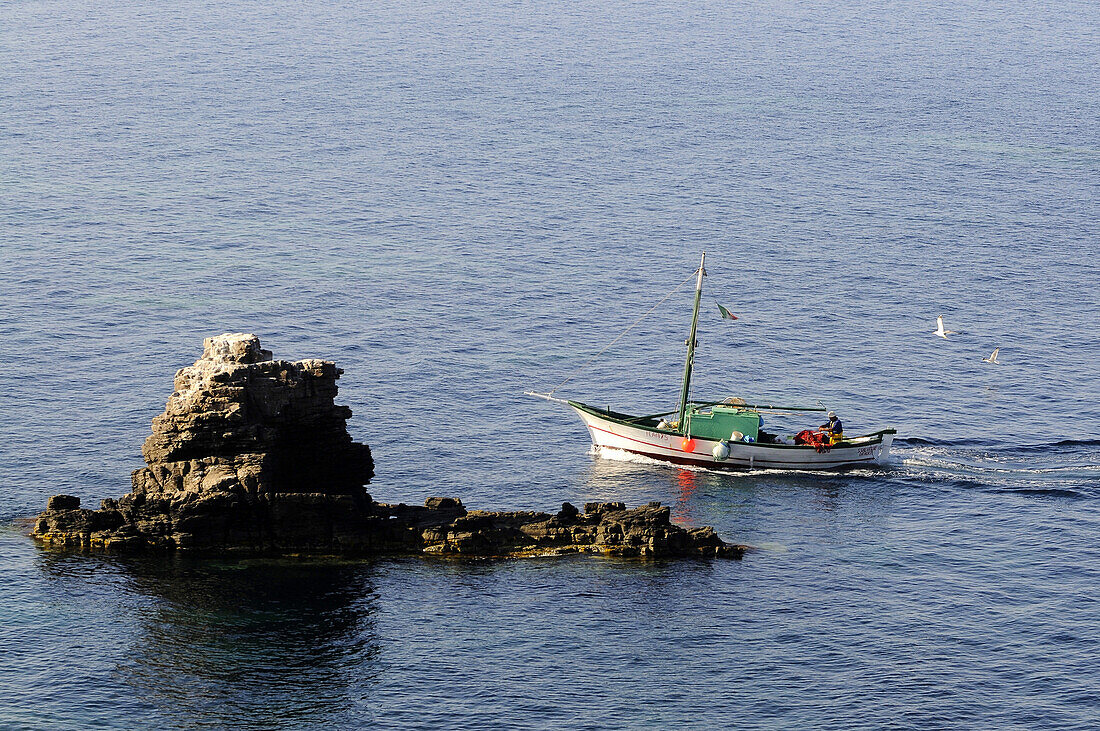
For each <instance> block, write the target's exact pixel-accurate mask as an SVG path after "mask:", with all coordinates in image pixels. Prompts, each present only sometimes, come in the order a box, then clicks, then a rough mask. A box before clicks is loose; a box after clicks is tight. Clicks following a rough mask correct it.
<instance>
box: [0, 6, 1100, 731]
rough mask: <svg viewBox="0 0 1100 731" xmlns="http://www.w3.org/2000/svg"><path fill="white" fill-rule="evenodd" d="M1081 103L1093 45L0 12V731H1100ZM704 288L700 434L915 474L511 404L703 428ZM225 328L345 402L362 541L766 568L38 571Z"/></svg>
mask: <svg viewBox="0 0 1100 731" xmlns="http://www.w3.org/2000/svg"><path fill="white" fill-rule="evenodd" d="M1098 67H1100V5H1098V4H1097V3H1095V2H1093V1H1092V0H1087V1H1085V0H1080V1H1078V0H1012V1H1011V2H1009V1H1007V0H955V1H954V2H950V3H934V2H900V1H893V0H863V1H860V2H856V0H829V1H828V2H826V1H825V0H746V1H745V2H736V3H734V2H721V1H718V0H681V1H679V2H656V1H653V0H600V1H599V2H596V1H594V0H574V1H571V2H566V1H564V0H482V1H479V2H473V1H471V0H454V1H453V2H425V1H423V0H380V1H379V2H348V1H347V0H333V1H331V2H319V1H316V0H305V1H304V2H287V0H266V1H265V2H251V1H249V0H183V1H182V2H167V1H166V0H127V1H126V2H122V1H120V0H100V1H97V2H90V1H89V0H66V2H59V1H58V0H5V1H4V2H3V3H0V394H2V395H0V525H2V527H0V728H3V729H18V730H23V729H34V730H37V729H92V728H96V729H99V728H103V729H109V728H115V729H357V728H391V729H468V728H490V729H643V728H646V729H733V728H736V729H856V728H858V729H1026V730H1032V729H1096V728H1098V727H1100V378H1098V377H1100V368H1098V366H1097V363H1098V359H1100V324H1098V323H1100V284H1098V283H1100V264H1098V260H1100V259H1098V254H1100V244H1098V240H1100V231H1098V223H1100V115H1098V114H1097V100H1098V99H1100V73H1097V69H1098ZM703 252H705V253H706V270H707V275H708V276H707V277H706V279H705V280H704V290H703V299H702V313H701V315H700V327H699V335H698V340H699V346H698V349H697V351H696V363H695V376H694V379H693V382H692V389H691V394H692V397H693V398H696V399H700V400H704V399H720V398H724V397H726V396H738V397H742V398H745V399H747V400H750V401H752V402H765V403H769V404H776V405H782V406H810V407H812V406H817V405H819V404H820V405H823V406H824V407H827V408H829V409H833V410H835V411H837V412H838V414H839V415H840V417H841V419H842V420H843V422H844V425H845V431H846V433H848V434H849V435H851V434H859V433H865V432H870V431H876V430H879V429H883V428H887V427H893V428H895V429H897V431H898V438H897V441H896V442H895V445H894V449H893V451H892V453H891V457H890V461H889V462H888V463H887V464H883V465H879V466H876V467H873V468H860V469H855V470H849V471H843V472H818V473H796V472H784V471H768V470H756V471H748V472H742V473H735V474H722V473H717V472H713V471H708V470H685V469H679V468H675V467H670V466H663V465H660V464H654V463H650V462H647V461H646V460H643V459H638V458H632V457H630V456H629V455H625V454H623V453H607V454H596V453H594V452H593V450H592V446H591V444H590V440H589V438H588V435H587V433H586V431H585V429H584V427H583V425H582V424H581V422H580V421H579V419H577V418H576V416H575V415H574V414H573V413H572V412H571V411H570V410H569V409H568V408H567V407H565V406H563V405H561V404H558V403H554V402H547V401H543V400H539V399H536V398H532V397H530V396H525V395H524V391H528V390H534V391H541V392H548V391H551V390H554V395H555V397H562V398H572V399H578V400H582V401H585V402H587V403H590V404H593V405H596V406H611V407H612V408H615V409H618V410H622V411H637V412H639V413H656V412H659V411H665V410H671V409H674V408H675V407H676V405H677V399H678V396H679V389H680V379H681V375H682V372H683V368H684V357H685V347H684V345H685V339H686V338H687V331H688V328H689V325H690V321H691V307H692V297H693V291H692V290H693V286H692V285H693V282H690V281H689V282H685V280H688V279H689V278H690V277H691V275H692V272H693V271H694V270H695V268H696V267H697V266H698V263H699V259H700V256H701V255H702V254H703ZM666 297H667V299H665V298H666ZM662 299H664V301H663V302H662ZM716 303H720V304H722V305H723V306H725V307H727V308H729V309H730V310H731V311H732V312H734V313H735V314H736V315H737V316H738V320H736V321H728V320H722V319H721V318H720V317H719V314H718V310H717V307H716ZM647 313H648V315H647ZM939 315H942V316H943V318H944V322H945V324H946V327H947V328H948V329H950V330H955V331H958V334H956V335H951V336H949V338H948V339H943V338H940V337H936V336H935V335H933V331H934V330H935V327H936V317H937V316H939ZM224 332H251V333H256V334H257V335H258V336H259V337H260V339H261V340H262V342H263V344H264V346H265V347H267V348H270V349H271V350H273V351H274V353H275V357H276V358H283V359H291V360H293V359H301V358H323V359H328V360H333V361H335V362H336V363H337V364H338V365H339V366H340V367H341V368H343V369H344V371H345V372H344V375H343V377H342V378H341V380H340V395H339V397H338V403H343V404H346V405H348V406H349V407H350V408H351V409H352V411H353V413H354V416H353V417H352V418H351V420H350V421H349V429H350V432H351V433H352V435H353V436H354V437H355V439H356V440H358V441H362V442H365V443H367V444H369V445H370V446H371V448H372V450H373V453H374V458H375V461H376V465H377V466H376V469H377V476H376V477H375V479H374V480H373V481H372V482H371V484H370V485H369V490H370V492H371V494H372V495H373V496H374V497H375V499H377V500H381V501H385V502H407V503H410V504H419V503H422V502H423V501H424V499H425V498H427V497H430V496H450V497H457V498H460V499H461V500H462V501H463V502H464V503H465V504H466V505H467V506H468V507H470V508H480V509H527V510H544V511H549V512H553V511H556V510H558V509H559V508H560V506H561V504H562V503H563V502H565V501H569V502H571V503H574V504H576V505H578V506H580V505H583V503H585V502H590V501H623V502H625V503H627V504H628V505H638V504H644V503H646V502H649V501H661V502H662V503H664V504H667V505H669V506H671V509H672V517H673V520H675V521H676V522H678V523H679V524H681V525H685V526H690V527H695V526H704V525H710V526H714V527H715V529H716V530H717V531H718V533H719V534H720V535H721V536H722V537H723V538H724V539H726V540H727V541H730V542H734V543H741V544H746V545H749V546H751V550H749V551H748V552H747V553H746V554H745V556H744V558H743V559H742V560H740V561H718V560H658V561H636V560H613V559H605V558H595V557H565V558H539V559H530V560H485V559H482V560H475V559H469V560H440V559H425V558H418V557H404V558H379V559H374V560H360V561H352V560H321V559H314V560H306V559H296V560H292V559H280V560H275V559H267V560H260V559H251V560H243V559H241V560H235V559H213V558H208V559H199V558H190V557H185V556H178V557H169V556H131V557H125V556H108V555H74V554H66V553H55V552H51V551H47V550H43V549H42V548H40V547H38V546H37V545H36V544H35V543H34V542H33V541H32V540H31V539H30V538H28V537H27V535H26V532H27V529H28V524H27V522H26V520H25V519H27V518H30V517H32V516H34V515H35V514H37V513H38V512H40V511H41V510H43V509H44V508H45V505H46V501H47V499H48V498H49V497H50V496H51V495H54V494H58V493H65V494H71V495H76V496H79V497H80V498H81V499H82V500H83V501H84V504H85V505H86V506H90V507H95V506H97V505H98V502H99V500H100V499H102V498H106V497H118V496H120V495H122V494H124V493H126V492H128V491H129V489H130V482H129V475H130V472H131V470H133V469H135V468H138V467H141V466H142V464H143V462H142V457H141V452H140V447H141V443H142V441H143V439H144V438H145V437H146V436H147V435H148V434H149V433H150V419H152V418H153V417H154V416H156V415H157V414H158V413H160V412H161V411H162V410H163V408H164V403H165V401H166V399H167V398H168V396H169V394H170V393H171V392H172V379H173V374H174V373H175V371H176V370H177V369H179V368H181V367H183V366H186V365H190V364H191V363H192V362H194V361H195V360H196V359H197V358H198V357H199V355H200V354H201V350H202V341H203V338H205V337H209V336H212V335H217V334H220V333H224ZM624 333H625V334H624ZM620 336H621V337H620ZM616 338H618V340H616ZM612 342H614V344H613V345H610V344H611V343H612ZM609 345H610V347H608V346H609ZM994 348H1000V351H999V357H998V360H999V361H1000V364H998V365H992V364H988V363H983V361H982V359H983V358H985V357H988V356H989V355H990V353H991V352H992V351H993V349H994ZM601 351H603V352H602V354H600V355H599V357H596V358H594V356H596V355H597V354H599V353H601ZM764 418H765V428H766V429H769V430H770V431H777V432H778V433H781V434H789V433H793V432H795V431H798V430H801V429H803V428H807V427H812V426H816V424H817V423H818V421H819V420H820V419H821V417H820V415H819V414H816V413H812V412H811V413H809V414H802V415H797V413H796V414H795V415H791V414H787V415H784V414H772V413H770V412H769V413H766V414H765V415H764Z"/></svg>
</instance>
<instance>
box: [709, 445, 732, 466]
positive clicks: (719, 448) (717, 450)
mask: <svg viewBox="0 0 1100 731" xmlns="http://www.w3.org/2000/svg"><path fill="white" fill-rule="evenodd" d="M710 454H711V456H712V457H714V461H715V462H721V461H722V460H725V459H729V456H730V445H728V444H726V443H725V442H718V443H717V444H715V445H714V449H712V450H710Z"/></svg>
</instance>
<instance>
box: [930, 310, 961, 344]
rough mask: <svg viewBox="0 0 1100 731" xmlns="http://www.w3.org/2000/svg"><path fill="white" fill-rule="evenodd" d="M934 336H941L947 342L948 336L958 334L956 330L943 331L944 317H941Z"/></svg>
mask: <svg viewBox="0 0 1100 731" xmlns="http://www.w3.org/2000/svg"><path fill="white" fill-rule="evenodd" d="M934 334H935V335H939V336H940V337H941V338H943V339H944V340H947V336H948V335H958V333H957V332H955V331H954V330H944V329H943V315H940V316H938V317H937V318H936V332H935V333H934Z"/></svg>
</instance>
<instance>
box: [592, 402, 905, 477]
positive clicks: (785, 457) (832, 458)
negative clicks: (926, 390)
mask: <svg viewBox="0 0 1100 731" xmlns="http://www.w3.org/2000/svg"><path fill="white" fill-rule="evenodd" d="M571 406H572V405H571ZM572 408H573V410H574V411H576V412H577V414H578V415H579V416H580V417H581V419H582V420H583V421H584V423H585V425H586V426H587V427H588V433H589V434H590V435H591V436H592V444H594V445H595V446H596V447H604V448H608V449H621V450H623V451H626V452H631V453H634V454H639V455H642V456H645V457H650V458H652V459H657V460H661V461H664V462H671V463H673V464H681V465H692V466H698V467H706V468H708V469H720V470H721V469H780V470H828V469H835V468H839V467H848V466H852V465H861V464H881V463H883V462H886V461H887V459H888V458H889V456H890V445H891V444H892V443H893V440H894V434H893V432H892V431H891V430H888V431H886V432H880V433H878V434H874V435H868V436H866V437H856V438H854V439H851V440H845V441H844V442H842V443H840V444H838V445H834V446H833V447H831V448H830V449H829V451H827V452H818V451H817V450H815V449H814V448H813V447H809V446H794V445H786V444H756V443H752V444H749V443H745V442H727V444H728V445H729V457H728V458H726V459H724V460H721V461H719V460H716V459H715V458H714V457H713V456H712V454H711V453H712V451H713V449H714V447H715V445H717V444H718V440H715V439H704V438H702V437H695V438H693V439H692V440H691V441H692V442H694V444H693V445H689V446H693V449H692V450H691V451H687V450H686V449H684V444H683V441H684V438H683V436H682V435H680V434H677V433H675V432H673V431H665V430H656V429H649V428H643V427H637V426H632V425H630V424H624V423H623V422H622V421H621V420H619V419H612V418H604V417H601V416H599V415H598V414H594V413H592V412H590V411H586V410H584V409H579V408H577V407H576V406H572Z"/></svg>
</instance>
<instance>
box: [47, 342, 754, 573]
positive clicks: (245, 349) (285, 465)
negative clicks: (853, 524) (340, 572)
mask: <svg viewBox="0 0 1100 731" xmlns="http://www.w3.org/2000/svg"><path fill="white" fill-rule="evenodd" d="M341 373H342V371H341V370H340V369H338V368H337V367H336V366H335V364H334V363H331V362H329V361H321V360H303V361H297V362H289V361H281V360H278V361H277V360H272V359H271V352H270V351H267V350H263V349H262V348H261V347H260V342H259V339H258V338H256V336H255V335H245V334H241V333H235V334H226V335H222V336H219V337H216V338H208V339H207V340H206V341H205V343H204V349H203V356H202V358H200V359H199V360H198V361H196V362H195V364H194V365H193V366H190V367H188V368H183V369H181V370H180V371H179V372H177V373H176V377H175V391H174V392H173V393H172V396H171V397H170V398H169V399H168V403H167V405H166V407H165V411H164V413H163V414H161V415H160V416H157V417H156V418H154V419H153V433H152V435H150V436H149V438H148V439H146V440H145V444H144V445H143V447H142V454H143V456H144V457H145V461H146V467H144V468H142V469H139V470H135V471H134V473H133V475H132V488H133V489H132V491H131V492H130V493H128V494H127V495H124V496H122V497H121V498H119V499H118V500H113V499H107V500H103V501H102V503H101V504H100V508H99V509H98V510H88V509H84V508H81V507H80V500H79V499H78V498H75V497H72V496H68V495H56V496H54V497H52V498H50V501H49V503H48V505H47V509H46V512H44V513H42V514H41V515H40V516H39V517H38V519H37V521H36V522H35V525H34V529H33V535H34V537H35V538H36V539H38V540H39V541H41V542H42V543H43V544H46V545H48V546H52V547H58V548H68V549H107V550H134V549H169V550H189V551H216V552H226V551H244V552H260V553H326V554H360V555H362V554H374V553H426V554H459V555H481V556H521V555H547V554H566V553H601V554H608V555H616V556H641V557H659V556H726V557H739V556H740V555H741V553H742V550H743V548H742V547H740V546H731V545H728V544H726V543H725V542H723V541H722V540H721V539H720V538H719V537H718V535H717V534H716V533H715V532H714V530H713V529H711V528H699V529H695V530H685V529H683V528H680V527H679V526H676V525H673V524H672V523H671V522H670V520H669V509H668V508H667V507H662V506H661V505H660V504H659V503H650V504H648V505H645V506H642V507H639V508H634V509H633V510H628V509H627V508H626V506H625V505H624V504H623V503H590V504H588V505H586V506H585V510H584V512H583V513H581V512H580V511H578V510H577V509H576V508H574V507H573V506H572V505H570V504H569V503H565V504H563V506H562V509H561V510H560V511H559V512H558V513H556V514H553V515H552V514H550V513H538V512H486V511H476V510H475V511H467V510H466V508H465V506H463V504H462V503H461V502H460V501H458V500H456V499H453V498H428V500H427V501H426V502H425V504H424V505H423V506H410V505H405V504H400V505H387V504H384V503H377V502H374V501H373V500H372V499H371V497H370V495H369V494H368V493H367V492H366V488H365V485H366V484H367V483H368V482H369V480H370V478H371V477H372V476H373V474H374V463H373V460H372V458H371V453H370V448H369V447H367V446H366V445H364V444H358V443H355V442H353V441H352V439H351V437H350V436H349V435H348V433H347V428H346V422H347V419H348V418H350V417H351V411H350V410H349V409H347V408H346V407H343V406H337V405H335V403H334V399H335V397H336V395H337V387H336V379H337V378H339V376H340V374H341Z"/></svg>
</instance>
